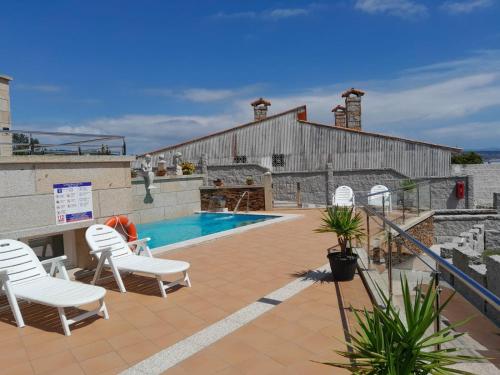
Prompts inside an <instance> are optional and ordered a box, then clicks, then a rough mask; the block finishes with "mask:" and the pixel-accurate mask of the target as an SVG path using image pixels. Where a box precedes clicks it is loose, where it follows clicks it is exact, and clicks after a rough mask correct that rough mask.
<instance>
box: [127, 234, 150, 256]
mask: <svg viewBox="0 0 500 375" xmlns="http://www.w3.org/2000/svg"><path fill="white" fill-rule="evenodd" d="M149 241H151V238H149V237H146V238H141V239H139V240H135V241H130V242H127V245H129V247H130V246H134V245H137V248H136V249H135V250H136V252H137V255H141V252H142V251H144V252H145V253H146V255H147V256H148V257H150V258H152V257H153V254H151V250H150V249H149V246H148V242H149Z"/></svg>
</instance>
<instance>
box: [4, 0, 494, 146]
mask: <svg viewBox="0 0 500 375" xmlns="http://www.w3.org/2000/svg"><path fill="white" fill-rule="evenodd" d="M2 10H3V17H2V22H0V41H1V42H2V43H1V45H2V48H1V49H0V74H6V75H9V76H12V77H14V81H13V82H12V90H11V99H12V112H13V116H12V117H13V128H17V129H27V128H29V129H40V130H49V129H50V130H56V131H68V130H70V131H78V132H93V133H95V132H98V133H111V134H122V135H125V136H127V140H128V145H129V150H130V151H132V152H142V151H147V150H149V149H152V148H156V147H159V146H164V145H168V144H172V143H176V142H179V141H181V140H185V139H189V138H192V137H195V136H199V135H203V134H206V133H209V132H213V131H216V130H220V129H224V128H228V127H231V126H233V125H236V124H238V123H243V122H247V121H249V120H251V119H252V111H251V107H250V106H249V102H250V101H251V100H252V99H254V98H256V97H259V96H263V97H265V98H267V99H269V100H270V101H271V102H272V106H271V108H270V109H271V112H272V113H276V112H278V111H281V110H285V109H287V108H290V107H295V106H298V105H302V104H307V105H308V115H309V119H310V120H313V121H318V122H324V123H331V122H332V121H333V118H332V114H331V113H330V110H331V108H332V107H333V106H334V105H336V104H339V103H341V98H340V93H341V92H342V91H343V90H344V89H346V88H348V87H351V86H354V87H357V88H361V89H364V90H365V91H366V92H367V93H366V96H365V97H364V102H363V127H364V129H365V130H367V131H375V132H382V133H388V134H394V135H399V136H405V137H409V138H415V139H420V140H424V141H430V142H435V143H443V144H447V145H451V146H459V147H465V148H492V147H497V148H498V147H500V22H499V20H500V4H499V1H497V0H443V1H441V0H434V1H417V0H339V1H325V2H319V1H318V2H308V1H298V0H297V1H295V0H288V1H251V2H250V1H234V0H233V1H215V0H212V1H210V0H204V1H194V0H192V1H190V0H184V1H161V0H157V1H153V0H143V1H128V0H115V1H113V0H107V1H91V0H87V1H71V0H64V1H57V0H52V1H10V2H3V3H2Z"/></svg>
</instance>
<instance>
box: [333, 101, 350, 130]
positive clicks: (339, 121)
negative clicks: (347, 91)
mask: <svg viewBox="0 0 500 375" xmlns="http://www.w3.org/2000/svg"><path fill="white" fill-rule="evenodd" d="M332 112H333V115H334V116H335V126H338V127H340V128H345V127H346V126H347V118H346V113H345V107H344V106H343V105H338V106H336V107H335V108H333V109H332Z"/></svg>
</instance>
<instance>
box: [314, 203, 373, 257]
mask: <svg viewBox="0 0 500 375" xmlns="http://www.w3.org/2000/svg"><path fill="white" fill-rule="evenodd" d="M321 220H322V222H323V223H322V224H321V226H320V227H319V228H318V229H316V230H315V232H316V233H335V234H336V235H337V239H338V241H339V246H340V252H341V253H342V256H343V257H346V256H351V255H352V244H351V242H352V240H358V241H360V240H362V239H363V238H364V236H365V234H364V232H363V217H362V216H361V213H360V212H354V207H341V206H334V207H328V208H327V209H326V211H325V213H324V215H323V217H322V219H321ZM348 245H349V247H348Z"/></svg>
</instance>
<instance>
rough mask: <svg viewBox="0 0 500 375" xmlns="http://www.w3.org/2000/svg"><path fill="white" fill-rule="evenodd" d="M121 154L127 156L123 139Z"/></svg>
mask: <svg viewBox="0 0 500 375" xmlns="http://www.w3.org/2000/svg"><path fill="white" fill-rule="evenodd" d="M122 154H123V155H127V144H126V143H125V138H123V144H122Z"/></svg>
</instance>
